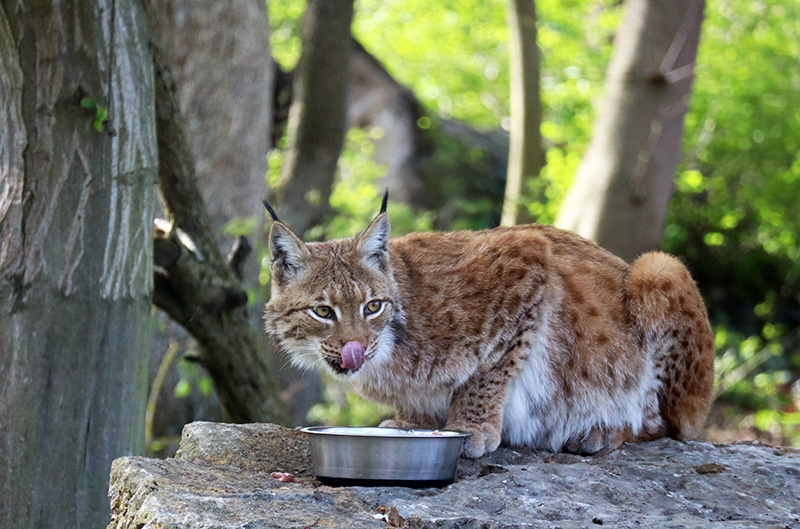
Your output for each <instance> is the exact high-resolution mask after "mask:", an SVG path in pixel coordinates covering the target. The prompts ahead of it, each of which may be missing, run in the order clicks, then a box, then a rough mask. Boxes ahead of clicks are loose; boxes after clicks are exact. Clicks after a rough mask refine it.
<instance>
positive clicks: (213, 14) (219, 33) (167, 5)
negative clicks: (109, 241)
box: [154, 0, 274, 288]
mask: <svg viewBox="0 0 800 529" xmlns="http://www.w3.org/2000/svg"><path fill="white" fill-rule="evenodd" d="M154 5H155V7H156V11H157V18H158V24H159V30H160V34H161V35H162V36H163V38H164V54H165V56H166V59H167V62H168V63H169V65H170V69H171V70H172V74H173V76H174V78H175V89H176V93H177V100H178V104H179V106H180V110H181V115H182V116H183V121H184V125H185V128H186V137H187V140H188V142H189V149H190V151H191V153H192V158H193V159H194V163H195V169H196V172H197V181H198V183H199V185H200V191H201V193H202V195H203V199H204V201H205V204H206V209H207V210H208V214H209V217H210V218H211V225H212V227H213V229H214V236H215V237H216V238H217V239H218V240H219V241H220V242H221V243H222V244H221V246H222V247H223V248H224V249H225V251H227V249H228V248H229V247H230V245H231V244H232V242H233V237H232V236H230V235H228V236H224V235H223V234H222V228H223V227H224V226H225V225H226V224H228V223H229V222H230V221H231V220H232V219H234V218H236V217H247V218H250V219H253V220H254V221H255V227H254V229H253V232H252V233H253V236H252V237H251V236H248V237H249V238H250V240H251V242H252V243H253V250H254V251H255V255H259V251H260V250H261V249H262V248H264V247H265V246H264V245H265V243H266V240H265V238H264V237H260V233H261V232H263V226H264V218H265V216H264V207H263V206H262V204H261V198H262V197H263V196H264V194H265V188H266V181H265V178H264V175H265V174H266V172H267V151H268V149H269V131H270V126H271V123H272V86H273V76H274V71H273V69H274V63H273V61H272V57H271V55H270V52H269V50H270V47H269V19H268V18H267V7H266V3H265V2H263V1H246V2H235V3H233V4H229V3H224V2H218V1H217V0H202V1H198V0H156V2H155V4H154ZM251 264H252V266H251ZM258 271H259V266H258V258H254V259H251V260H248V263H247V264H246V265H245V274H244V283H245V285H247V286H248V287H252V288H255V287H256V286H257V285H258Z"/></svg>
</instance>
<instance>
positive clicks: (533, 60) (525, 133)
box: [501, 0, 544, 226]
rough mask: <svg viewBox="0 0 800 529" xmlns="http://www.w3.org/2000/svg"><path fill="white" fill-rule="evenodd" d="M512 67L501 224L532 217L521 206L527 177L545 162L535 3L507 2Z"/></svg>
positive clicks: (527, 0) (528, 1)
mask: <svg viewBox="0 0 800 529" xmlns="http://www.w3.org/2000/svg"><path fill="white" fill-rule="evenodd" d="M508 6H509V7H508V25H509V29H510V31H509V33H510V46H509V48H510V54H509V55H510V60H511V67H510V68H509V70H510V72H511V138H510V140H511V141H510V150H509V153H508V175H507V178H506V193H505V201H504V203H503V217H502V219H501V224H503V225H505V226H512V225H514V224H525V223H528V222H532V221H534V220H535V219H534V218H532V216H531V215H530V214H529V213H528V210H527V208H525V207H520V206H524V204H522V201H523V197H524V198H525V199H527V200H526V201H528V200H530V193H527V192H525V191H526V190H527V189H529V188H530V181H531V180H532V179H533V178H536V177H537V176H538V175H539V171H540V170H541V169H542V165H544V151H543V148H542V134H541V132H540V130H539V128H540V127H541V124H542V103H541V100H540V99H539V47H538V46H537V44H536V3H535V2H534V1H533V0H512V1H511V2H509V4H508Z"/></svg>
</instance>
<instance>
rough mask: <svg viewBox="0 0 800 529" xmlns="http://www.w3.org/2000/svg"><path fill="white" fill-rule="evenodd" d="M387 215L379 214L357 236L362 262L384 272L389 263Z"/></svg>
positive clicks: (384, 213)
mask: <svg viewBox="0 0 800 529" xmlns="http://www.w3.org/2000/svg"><path fill="white" fill-rule="evenodd" d="M389 228H390V226H389V215H387V214H386V212H381V213H380V214H379V215H378V216H377V217H375V220H373V221H372V224H370V225H369V228H367V229H366V230H365V231H364V232H363V233H361V234H360V235H359V236H358V249H359V250H360V251H361V255H362V256H363V257H364V262H365V263H366V264H367V265H368V266H371V267H373V268H377V269H378V270H380V271H382V272H385V271H386V268H387V265H388V263H389Z"/></svg>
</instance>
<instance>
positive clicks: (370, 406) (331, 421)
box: [308, 378, 393, 426]
mask: <svg viewBox="0 0 800 529" xmlns="http://www.w3.org/2000/svg"><path fill="white" fill-rule="evenodd" d="M392 415H393V410H392V409H391V408H390V407H388V406H383V405H380V404H376V403H374V402H368V401H365V400H364V399H362V398H361V397H359V396H358V395H356V394H355V393H353V392H352V391H348V388H347V387H345V386H343V385H342V384H340V383H337V382H334V381H333V380H331V379H330V378H328V379H327V384H326V386H325V401H324V402H322V403H320V404H315V405H314V406H313V407H312V408H311V410H309V412H308V420H309V421H310V422H311V423H312V424H325V425H329V426H340V425H344V426H377V425H378V424H379V423H380V422H381V421H382V420H383V419H386V418H388V417H390V416H392Z"/></svg>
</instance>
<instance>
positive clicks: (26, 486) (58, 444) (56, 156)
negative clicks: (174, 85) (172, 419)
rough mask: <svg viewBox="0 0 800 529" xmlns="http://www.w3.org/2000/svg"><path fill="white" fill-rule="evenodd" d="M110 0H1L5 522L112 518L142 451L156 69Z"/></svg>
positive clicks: (1, 472)
mask: <svg viewBox="0 0 800 529" xmlns="http://www.w3.org/2000/svg"><path fill="white" fill-rule="evenodd" d="M115 7H116V8H114V4H113V0H83V1H81V2H72V1H55V2H51V1H41V0H39V1H32V0H25V1H22V0H3V1H2V3H0V129H1V130H2V131H3V133H2V135H0V281H2V283H0V303H2V307H1V308H0V430H2V432H3V435H2V444H0V526H1V527H17V528H39V527H102V526H105V525H106V524H107V523H108V499H107V497H106V494H107V490H108V475H109V469H110V465H111V461H112V460H113V459H114V458H116V457H119V456H123V455H129V454H137V453H141V452H142V451H143V441H144V435H143V434H144V413H145V403H146V399H147V395H146V391H147V349H148V345H149V330H150V305H151V295H152V286H153V284H152V256H153V254H152V233H153V231H152V230H153V228H152V217H153V211H154V203H155V186H154V185H153V184H154V181H155V174H156V165H157V158H156V144H155V123H154V119H153V70H152V67H151V62H150V60H149V57H150V51H149V50H148V48H147V37H146V35H147V30H146V23H145V21H144V18H143V16H142V13H141V10H140V8H139V6H138V4H136V3H127V2H117V3H116V6H115ZM112 20H113V21H114V23H113V25H112ZM112 35H114V37H113V40H112ZM112 47H113V53H109V52H110V50H112ZM109 80H110V81H111V86H109V85H108V81H109ZM109 96H110V98H109ZM82 100H83V101H84V104H85V105H86V106H90V105H89V101H90V100H91V101H92V102H93V103H94V105H96V107H102V108H103V109H107V110H108V114H109V116H108V117H109V118H110V119H111V120H112V121H111V123H110V125H111V127H106V129H105V132H104V133H101V132H98V131H97V130H95V128H94V127H93V125H92V124H93V121H94V120H95V117H96V112H97V108H93V109H87V108H84V107H83V106H82V105H81V102H82ZM109 132H110V133H109Z"/></svg>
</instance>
